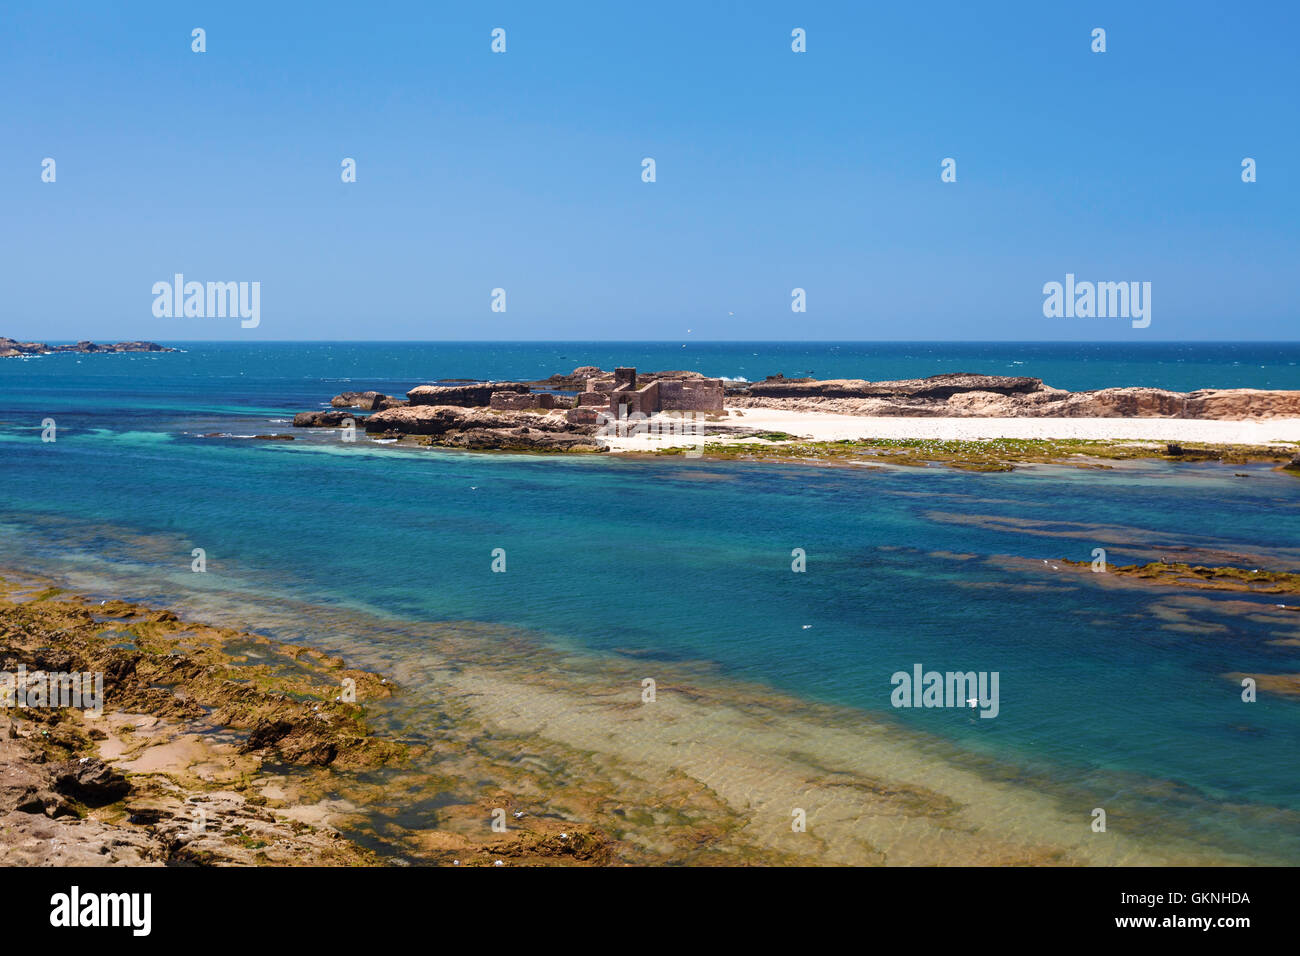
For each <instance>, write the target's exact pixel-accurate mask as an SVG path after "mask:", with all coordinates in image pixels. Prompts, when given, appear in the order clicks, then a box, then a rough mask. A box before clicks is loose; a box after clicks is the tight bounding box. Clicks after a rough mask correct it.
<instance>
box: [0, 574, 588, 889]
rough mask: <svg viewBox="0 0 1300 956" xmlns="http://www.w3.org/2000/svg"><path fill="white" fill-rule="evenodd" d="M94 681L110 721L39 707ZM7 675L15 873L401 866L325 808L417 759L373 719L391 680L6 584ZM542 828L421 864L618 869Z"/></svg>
mask: <svg viewBox="0 0 1300 956" xmlns="http://www.w3.org/2000/svg"><path fill="white" fill-rule="evenodd" d="M92 673H93V674H96V675H102V678H101V679H102V692H101V694H102V696H101V697H100V704H101V705H102V710H101V712H100V713H98V714H96V713H94V712H93V709H88V708H86V707H83V706H82V705H84V704H86V703H87V701H86V699H84V698H82V699H80V700H77V701H76V706H46V705H45V704H44V703H32V701H34V700H35V699H36V698H35V691H36V689H37V688H39V687H40V686H41V684H42V682H43V681H45V679H46V677H45V675H51V674H57V675H60V676H61V677H62V676H66V675H70V674H86V675H89V674H92ZM0 674H4V675H7V680H8V681H9V682H8V683H6V685H5V688H4V691H3V706H0V861H2V862H3V863H5V864H8V865H29V866H156V865H197V866H252V865H270V866H320V865H328V866H372V865H382V864H384V863H386V862H389V859H388V855H386V854H382V853H378V852H376V851H375V850H373V849H368V848H366V847H363V846H362V845H360V844H359V843H357V842H355V841H354V840H353V839H352V838H350V837H349V836H347V835H345V834H344V833H343V832H341V831H340V830H338V829H336V828H335V827H334V826H332V825H330V824H329V822H328V817H329V815H328V814H322V813H321V810H320V807H321V798H322V795H324V794H336V795H337V794H339V793H340V792H345V791H346V789H347V786H348V784H347V781H348V780H351V779H353V778H356V779H370V778H372V777H373V776H374V775H375V774H376V773H378V772H381V771H385V770H389V771H394V772H396V771H399V770H401V769H402V768H403V767H404V766H405V764H406V763H407V761H408V760H409V757H410V750H411V748H410V746H409V745H406V744H402V743H399V742H397V741H395V740H393V739H391V738H389V737H387V736H386V735H384V734H382V733H380V732H378V731H377V730H376V729H375V728H374V727H373V726H372V725H371V723H370V721H369V719H368V713H367V712H368V706H367V704H368V703H369V704H372V705H373V704H374V703H376V702H379V701H383V700H385V699H387V698H389V697H391V696H392V695H393V694H395V693H396V692H397V689H396V688H395V687H394V685H393V684H392V682H390V681H389V680H387V679H386V678H382V677H380V676H378V675H376V674H373V673H369V672H366V671H361V670H356V669H353V668H348V667H346V666H345V664H344V662H343V661H342V660H340V659H338V658H333V657H330V656H328V655H325V654H322V653H320V652H318V651H315V650H312V649H310V648H306V647H302V646H298V645H292V644H283V643H279V642H276V641H272V640H269V639H267V638H265V637H262V636H260V635H256V634H250V633H246V632H242V631H238V630H234V629H230V628H219V627H211V626H207V625H202V624H195V623H190V622H185V621H182V620H180V619H179V618H178V617H177V616H176V615H175V614H173V613H172V612H170V611H165V610H157V609H154V608H150V607H146V606H143V605H137V604H131V603H128V602H124V601H118V600H113V601H102V602H98V603H96V602H93V601H89V600H87V599H85V598H81V597H77V596H74V595H65V594H62V593H61V592H59V590H58V589H57V588H42V587H40V586H39V585H33V584H31V583H26V584H16V583H14V582H12V581H3V580H0ZM15 675H17V678H18V680H17V681H16V682H15V680H14V676H15ZM16 684H21V686H22V687H23V688H24V696H23V697H22V698H20V697H19V696H18V692H17V691H16V690H15V686H16ZM51 686H53V685H51ZM26 691H31V692H32V697H31V698H28V697H27V696H26ZM10 693H12V694H13V697H12V699H11V698H10V697H9V696H8V695H9V694H10ZM64 703H66V701H65V702H64ZM24 704H26V706H24ZM358 775H360V776H358ZM367 792H368V793H377V791H375V790H374V787H373V786H371V787H370V789H369V790H368V791H367ZM384 799H392V797H391V795H388V796H385V798H384ZM325 802H326V803H328V802H329V801H328V800H326V801H325ZM502 802H503V803H506V805H509V804H508V802H507V801H502ZM467 810H468V812H469V813H470V814H472V815H473V816H474V817H478V816H480V815H481V814H484V813H485V811H484V810H483V809H482V808H479V807H469V808H467ZM512 824H513V821H512ZM528 824H529V825H528V826H524V827H521V826H519V825H518V824H513V825H512V828H511V831H510V832H509V833H508V834H497V833H490V834H488V835H486V836H485V837H479V838H474V837H472V836H467V835H465V834H463V833H446V832H441V831H434V830H430V831H427V832H426V833H425V834H424V842H425V844H426V845H427V847H428V849H427V851H426V854H425V855H424V858H423V859H422V860H418V861H419V862H427V863H452V862H455V863H457V864H458V865H466V866H474V865H493V864H494V863H496V861H497V860H507V859H508V860H510V861H511V862H512V863H516V864H518V863H525V864H527V863H539V862H562V863H568V864H579V865H581V864H596V863H603V862H607V861H608V859H609V851H608V847H607V843H608V840H607V838H606V837H604V836H602V835H601V834H600V833H599V831H595V830H593V829H592V828H590V827H587V826H584V825H582V824H573V823H569V824H565V823H563V822H560V821H546V822H542V821H531V820H530V821H528ZM552 831H555V832H552ZM560 831H563V833H561V832H560ZM453 857H454V858H455V860H454V861H453ZM417 859H418V855H417ZM497 865H500V864H497Z"/></svg>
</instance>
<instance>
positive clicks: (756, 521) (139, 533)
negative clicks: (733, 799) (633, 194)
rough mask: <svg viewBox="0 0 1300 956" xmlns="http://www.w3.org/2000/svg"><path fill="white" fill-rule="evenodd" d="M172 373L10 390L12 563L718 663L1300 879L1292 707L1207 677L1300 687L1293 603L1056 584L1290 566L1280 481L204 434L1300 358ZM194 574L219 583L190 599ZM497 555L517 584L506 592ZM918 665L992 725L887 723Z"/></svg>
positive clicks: (331, 367)
mask: <svg viewBox="0 0 1300 956" xmlns="http://www.w3.org/2000/svg"><path fill="white" fill-rule="evenodd" d="M187 348H188V349H189V351H188V352H186V353H185V354H177V355H105V356H71V355H61V356H48V357H45V358H41V359H35V360H8V361H5V362H0V461H2V462H3V465H0V477H2V478H3V481H2V482H0V565H4V566H11V567H25V568H28V569H31V570H34V571H47V572H51V573H58V572H60V571H61V570H66V569H70V568H78V567H83V568H84V567H87V566H88V565H87V563H86V562H87V560H88V559H89V558H90V557H91V556H94V557H95V558H96V559H97V560H104V559H107V560H109V561H111V562H113V563H114V566H115V567H117V568H118V570H119V571H120V572H121V574H122V575H124V576H126V578H127V579H128V580H131V581H134V582H136V591H135V593H134V594H133V595H130V596H134V597H148V596H155V597H157V598H159V599H163V600H165V599H168V598H175V599H184V597H185V596H186V595H189V594H195V593H200V592H202V593H203V594H204V595H205V596H207V597H210V598H211V597H221V596H222V595H226V596H227V599H228V600H230V601H232V602H239V601H243V600H245V599H246V595H249V594H253V593H256V594H258V595H261V596H265V595H274V594H277V593H279V594H283V595H285V596H289V597H292V598H293V599H295V600H298V601H306V602H308V603H313V604H317V605H321V606H347V607H353V608H357V609H362V610H374V611H377V612H382V613H384V614H389V615H396V616H399V617H403V618H410V619H412V620H430V619H433V620H439V619H445V620H453V619H473V620H482V621H492V622H497V623H501V624H505V625H510V626H515V627H520V628H528V629H531V630H536V631H540V632H543V633H545V634H549V635H553V636H555V637H556V638H557V639H560V640H563V641H565V642H570V643H572V644H574V645H577V646H580V647H584V648H587V649H590V650H592V651H595V652H634V653H637V654H639V655H645V656H648V657H649V658H650V659H654V658H660V659H664V660H673V659H692V660H698V659H704V660H709V661H712V662H715V663H716V665H717V667H718V668H719V671H720V673H722V674H723V675H729V676H733V677H736V678H744V679H747V680H754V681H758V682H761V683H765V684H768V685H771V686H773V687H777V688H779V689H782V690H785V691H787V692H790V693H793V694H796V695H799V696H802V697H805V698H808V699H810V700H818V701H825V702H830V703H834V704H839V705H846V706H849V707H853V708H858V709H861V710H862V711H865V712H869V713H873V714H878V715H881V716H884V717H886V718H887V719H890V720H898V721H902V722H904V723H905V724H907V725H908V726H910V727H913V728H915V729H919V730H924V731H927V732H930V733H934V734H936V735H939V736H942V737H944V738H945V739H947V740H950V741H952V742H954V743H956V744H957V745H959V746H960V747H962V748H964V749H968V750H970V751H971V752H974V753H978V754H981V755H985V756H988V757H992V758H995V759H997V760H999V761H1003V762H1005V764H1006V765H1007V766H1008V767H1013V768H1017V772H1021V773H1024V774H1026V775H1039V776H1041V777H1043V778H1050V779H1052V780H1053V781H1058V782H1059V781H1065V782H1068V783H1072V784H1074V785H1077V786H1078V787H1081V788H1083V789H1084V790H1085V791H1086V790H1088V788H1089V787H1096V786H1098V785H1099V784H1098V782H1099V781H1104V785H1105V786H1106V787H1108V788H1110V789H1109V790H1108V791H1107V792H1106V793H1104V794H1098V800H1099V803H1100V802H1102V800H1103V798H1104V800H1105V801H1109V804H1108V805H1115V804H1118V805H1121V806H1122V805H1123V804H1124V802H1125V801H1126V800H1129V801H1132V802H1133V803H1134V804H1138V803H1140V804H1141V805H1142V812H1143V813H1144V815H1146V816H1148V817H1149V818H1152V819H1160V818H1161V817H1162V816H1163V817H1164V818H1165V819H1167V820H1168V821H1169V826H1170V827H1171V828H1177V829H1179V830H1180V831H1186V830H1194V831H1197V832H1200V833H1202V834H1208V836H1207V837H1206V838H1207V839H1208V840H1209V841H1210V842H1211V843H1212V844H1214V845H1217V846H1222V847H1223V849H1224V852H1225V853H1228V852H1232V853H1240V852H1246V853H1249V854H1252V855H1253V856H1254V857H1256V858H1258V859H1260V860H1261V861H1266V860H1267V861H1283V862H1300V786H1298V784H1300V771H1298V770H1297V759H1296V756H1297V744H1298V743H1300V701H1296V700H1294V699H1291V700H1287V699H1279V698H1277V697H1273V696H1269V695H1267V694H1265V695H1262V696H1261V699H1260V701H1259V702H1258V703H1256V704H1244V703H1242V702H1241V700H1240V697H1239V693H1238V688H1237V687H1236V685H1235V684H1234V683H1233V682H1232V681H1230V680H1228V679H1226V678H1225V677H1224V676H1223V675H1225V674H1228V673H1232V672H1238V671H1245V672H1262V673H1297V672H1300V643H1297V641H1298V639H1300V612H1296V611H1294V610H1292V609H1289V608H1280V607H1278V606H1277V605H1278V604H1279V603H1285V599H1283V601H1281V602H1280V601H1278V600H1275V599H1270V598H1267V597H1254V596H1250V597H1243V596H1242V595H1233V594H1212V593H1208V592H1191V591H1185V590H1182V591H1151V590H1133V589H1123V588H1113V587H1107V586H1105V584H1104V583H1103V582H1101V581H1099V580H1097V578H1098V577H1099V576H1093V575H1088V574H1066V573H1064V572H1061V571H1059V570H1053V568H1052V564H1051V562H1052V561H1054V560H1056V559H1060V558H1063V557H1064V558H1072V559H1075V560H1088V559H1089V558H1090V556H1091V552H1092V549H1093V548H1095V547H1104V548H1106V549H1107V551H1108V556H1109V559H1110V561H1111V562H1112V563H1131V562H1133V561H1146V560H1152V559H1154V558H1155V557H1159V556H1162V555H1168V556H1179V557H1181V556H1185V555H1191V556H1194V557H1196V556H1197V555H1208V556H1205V557H1196V559H1197V560H1211V559H1213V558H1214V555H1212V554H1210V552H1215V553H1218V555H1219V559H1220V563H1244V564H1246V565H1248V566H1251V567H1254V566H1266V567H1270V568H1275V569H1286V570H1297V569H1300V480H1297V479H1296V478H1294V477H1292V476H1290V475H1286V474H1282V473H1279V472H1275V471H1272V470H1271V469H1270V468H1268V467H1265V466H1245V467H1242V466H1236V467H1232V468H1223V467H1220V466H1210V465H1206V466H1169V465H1164V464H1144V465H1140V466H1134V467H1125V468H1118V469H1115V470H1113V471H1107V472H1097V471H1082V470H1075V469H1065V468H1030V469H1023V470H1018V471H1016V472H1013V473H1009V474H971V473H964V472H958V471H953V470H949V469H927V470H924V471H917V470H900V471H890V470H879V471H869V472H867V471H857V470H848V469H832V468H800V467H784V466H771V465H753V464H744V463H716V462H715V463H709V462H692V461H688V460H683V459H677V460H671V459H665V460H658V461H644V460H639V461H626V460H615V459H609V458H544V457H526V456H500V455H471V454H465V453H457V452H448V451H431V450H408V449H395V448H392V447H389V446H376V445H373V444H370V443H368V442H366V441H364V440H361V441H358V442H357V443H356V444H355V445H346V444H344V443H341V442H339V441H337V438H336V437H335V436H334V435H332V434H326V433H323V432H319V433H303V432H300V433H299V435H300V438H299V440H298V441H295V442H293V443H277V442H258V441H250V440H239V439H214V438H203V437H200V436H202V435H205V434H209V433H213V432H220V433H225V434H233V435H252V434H255V433H265V432H270V431H284V430H288V426H287V425H286V424H284V423H283V421H282V420H284V419H288V418H290V417H291V416H292V414H293V412H295V411H300V410H303V409H309V408H315V407H318V406H319V405H320V403H321V402H324V401H328V398H329V396H330V395H332V394H334V393H335V392H337V391H340V390H342V389H343V388H346V387H352V388H370V387H377V388H380V389H384V390H388V391H391V392H401V391H404V390H405V389H406V388H409V387H410V386H411V385H414V384H417V383H419V382H422V381H431V380H436V379H439V378H446V377H482V378H504V377H534V376H543V375H546V374H550V373H551V372H554V371H561V370H568V369H570V368H572V367H574V366H576V365H580V364H600V365H603V366H605V367H609V366H612V365H614V364H618V363H623V362H631V363H635V364H639V365H640V367H642V368H646V369H650V368H659V367H682V368H698V369H699V370H700V371H704V372H707V373H709V374H714V375H728V376H733V377H734V376H739V375H744V376H745V377H749V378H761V377H762V376H763V375H765V374H768V373H769V372H776V371H783V372H785V373H786V374H794V373H796V372H802V371H807V370H811V371H814V372H815V374H817V375H819V376H840V375H844V376H849V375H852V376H864V377H871V378H886V377H910V376H916V375H925V374H933V373H934V372H938V371H957V370H969V371H986V372H1005V371H1008V369H1007V368H1006V367H1004V365H1007V364H1010V363H1012V362H1024V363H1025V364H1024V365H1023V366H1017V367H1015V368H1016V371H1017V372H1018V373H1020V374H1029V375H1038V376H1040V377H1043V378H1045V379H1047V380H1048V381H1049V382H1050V383H1052V384H1055V385H1063V386H1066V387H1072V388H1080V387H1099V386H1103V385H1115V384H1134V383H1141V384H1161V385H1166V386H1170V387H1177V388H1192V387H1198V386H1207V385H1249V386H1255V387H1275V388H1300V378H1298V377H1297V366H1296V365H1295V362H1296V361H1297V359H1298V358H1300V349H1297V348H1296V347H1294V346H1289V347H1285V348H1284V347H1271V346H1250V347H1236V346H1199V347H1190V346H1167V347H1163V349H1164V351H1161V350H1156V349H1154V347H1152V350H1151V351H1150V352H1148V353H1146V354H1142V355H1137V356H1132V357H1130V358H1128V359H1126V358H1125V355H1124V354H1123V353H1124V352H1127V351H1131V350H1129V349H1127V348H1124V349H1121V348H1120V347H1117V346H1109V347H1098V346H1090V347H1087V348H1088V349H1091V350H1100V351H1096V352H1080V351H1076V352H1072V351H1071V349H1072V348H1073V347H1070V346H1050V347H1049V346H1024V347H1022V346H987V347H984V346H953V347H951V348H950V349H949V350H948V351H947V352H944V347H942V346H935V345H926V346H917V347H914V351H915V352H916V354H912V353H911V352H908V351H907V349H909V348H913V347H908V346H897V345H893V346H888V347H885V346H881V347H875V346H861V345H854V346H771V345H761V344H759V345H745V346H737V345H726V346H715V347H692V349H686V350H682V349H680V348H679V347H677V346H676V345H672V346H662V345H654V346H649V345H643V346H637V345H630V346H628V347H626V348H624V347H621V346H616V345H608V344H606V345H600V346H582V345H575V344H572V343H564V344H558V345H531V344H530V345H517V346H501V345H463V344H457V345H452V346H445V347H444V346H427V345H426V346H409V345H401V346H398V345H393V346H390V345H365V346H349V345H312V344H309V345H262V346H234V345H219V346H202V345H191V346H187ZM922 349H924V350H928V351H926V352H925V353H924V354H923V353H922V352H921V351H920V350H922ZM980 349H985V350H986V351H985V352H982V353H981V352H980V351H979V350H980ZM1107 349H1109V350H1110V351H1106V350H1107ZM873 350H874V351H873ZM744 353H749V354H744ZM753 353H758V354H757V355H755V354H753ZM877 353H879V354H877ZM672 358H678V359H682V361H676V362H674V361H671V359H672ZM799 358H802V359H806V360H807V361H802V362H801V361H798V360H797V359H799ZM999 363H1002V364H999ZM1126 363H1127V368H1126ZM1261 366H1263V367H1262V368H1261ZM45 417H53V418H54V419H55V420H56V422H57V424H58V428H59V431H58V441H57V442H55V443H52V444H50V443H42V442H41V441H40V421H41V419H42V418H45ZM1238 472H1240V473H1244V474H1245V475H1247V477H1236V475H1235V473H1238ZM195 547H202V548H204V549H205V550H206V552H207V556H208V569H209V570H208V573H206V574H193V573H191V572H190V571H189V566H190V561H191V556H190V551H191V549H192V548H195ZM495 548H504V549H505V551H506V554H507V567H508V570H507V573H505V574H494V573H492V572H491V570H490V565H491V561H492V551H493V549H495ZM794 548H803V549H805V550H806V552H807V555H808V565H807V572H806V573H802V574H796V573H792V571H791V568H790V563H791V551H792V549H794ZM1181 549H1192V550H1191V551H1183V550H1181ZM250 616H252V617H254V618H255V613H253V612H252V611H250ZM1287 640H1289V641H1290V642H1291V643H1283V642H1285V641H1287ZM915 663H920V664H922V665H924V666H925V667H926V668H927V669H931V668H933V669H937V670H962V671H967V670H973V671H997V672H999V674H1000V713H999V716H998V717H997V718H996V719H992V720H980V719H975V718H973V717H972V715H971V714H970V713H969V712H966V711H956V710H947V709H932V710H924V709H920V710H898V709H893V708H891V707H890V692H891V690H892V686H891V684H890V676H891V675H892V674H893V673H894V672H895V671H899V670H910V669H911V668H912V666H913V664H915ZM1117 781H1118V783H1117Z"/></svg>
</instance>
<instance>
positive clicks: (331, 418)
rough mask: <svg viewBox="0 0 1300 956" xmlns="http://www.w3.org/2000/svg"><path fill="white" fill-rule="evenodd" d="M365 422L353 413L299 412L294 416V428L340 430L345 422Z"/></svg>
mask: <svg viewBox="0 0 1300 956" xmlns="http://www.w3.org/2000/svg"><path fill="white" fill-rule="evenodd" d="M346 421H352V422H362V421H365V419H364V418H361V417H360V416H358V415H354V414H352V413H351V412H324V411H321V412H299V413H298V414H297V415H295V416H293V427H294V428H338V427H340V426H341V425H342V424H343V423H344V422H346Z"/></svg>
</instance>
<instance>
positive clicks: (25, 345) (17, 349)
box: [0, 336, 177, 358]
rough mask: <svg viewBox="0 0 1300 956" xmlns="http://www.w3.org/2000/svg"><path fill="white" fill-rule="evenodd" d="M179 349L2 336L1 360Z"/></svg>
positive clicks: (172, 350)
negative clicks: (61, 353)
mask: <svg viewBox="0 0 1300 956" xmlns="http://www.w3.org/2000/svg"><path fill="white" fill-rule="evenodd" d="M175 351H177V349H173V348H168V347H166V346H164V345H159V344H158V343H157V342H113V343H104V344H100V343H97V342H77V343H75V344H73V345H46V344H45V343H44V342H19V341H17V340H16V339H9V338H5V337H4V336H0V358H18V357H19V356H22V355H52V354H54V353H57V352H77V353H83V354H91V353H98V352H175Z"/></svg>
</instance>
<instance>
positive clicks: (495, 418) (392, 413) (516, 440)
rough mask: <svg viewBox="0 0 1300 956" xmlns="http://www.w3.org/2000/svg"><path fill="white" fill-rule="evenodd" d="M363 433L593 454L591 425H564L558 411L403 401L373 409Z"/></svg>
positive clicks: (450, 444) (595, 449)
mask: <svg viewBox="0 0 1300 956" xmlns="http://www.w3.org/2000/svg"><path fill="white" fill-rule="evenodd" d="M365 428H366V432H367V433H369V434H372V435H375V434H378V435H381V436H383V437H389V438H400V437H405V436H411V435H414V436H421V437H423V438H425V439H427V440H426V444H434V445H443V446H446V447H449V448H470V449H475V450H479V451H483V450H490V449H495V450H502V451H569V452H580V451H585V452H599V451H604V447H603V446H602V445H601V444H600V443H599V442H597V441H596V440H595V437H594V436H595V433H596V426H595V425H574V424H570V423H569V422H568V421H566V420H565V418H564V417H563V412H562V411H557V412H554V413H549V414H541V413H537V412H526V411H499V410H488V409H479V408H464V407H456V406H450V405H408V406H405V407H403V408H390V409H386V410H384V411H381V412H376V413H375V414H373V415H371V416H370V417H369V418H367V419H366V422H365Z"/></svg>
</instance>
